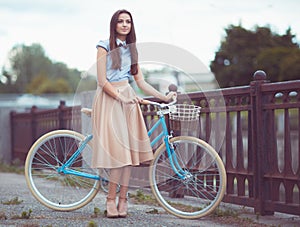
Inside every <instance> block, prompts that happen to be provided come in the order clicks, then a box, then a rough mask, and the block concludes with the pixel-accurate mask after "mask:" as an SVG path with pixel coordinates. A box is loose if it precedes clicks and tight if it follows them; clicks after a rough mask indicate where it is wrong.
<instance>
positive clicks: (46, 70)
mask: <svg viewBox="0 0 300 227" xmlns="http://www.w3.org/2000/svg"><path fill="white" fill-rule="evenodd" d="M8 56H9V57H8V58H9V59H8V60H9V65H10V68H9V69H7V68H5V67H3V68H2V73H1V75H0V79H1V80H0V92H1V93H25V92H26V93H32V94H44V93H70V92H75V91H76V90H77V86H78V84H79V82H80V80H81V74H82V72H80V71H79V70H77V69H70V68H68V67H67V65H66V64H64V63H62V62H53V61H52V60H50V59H49V58H48V57H47V56H46V54H45V51H44V49H43V47H42V46H41V45H40V44H37V43H34V44H32V45H30V46H27V45H24V44H18V45H15V46H14V47H13V48H12V49H11V51H10V52H9V54H8ZM88 80H89V78H86V79H85V81H88ZM91 81H93V82H94V83H95V80H93V79H91ZM83 84H84V85H82V86H83V87H84V86H85V83H83ZM86 84H87V87H86V88H85V90H88V89H89V88H90V87H91V86H90V84H91V82H89V83H86ZM94 87H95V86H94Z"/></svg>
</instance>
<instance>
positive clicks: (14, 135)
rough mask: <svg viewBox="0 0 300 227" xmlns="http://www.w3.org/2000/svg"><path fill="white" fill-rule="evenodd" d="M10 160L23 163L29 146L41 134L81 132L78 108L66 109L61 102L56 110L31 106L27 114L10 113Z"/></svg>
mask: <svg viewBox="0 0 300 227" xmlns="http://www.w3.org/2000/svg"><path fill="white" fill-rule="evenodd" d="M10 119H11V143H12V144H11V147H12V160H14V159H18V160H20V161H21V162H22V163H24V161H25V159H26V155H27V152H28V150H29V149H30V147H31V145H32V144H33V143H34V142H35V141H36V140H37V139H38V138H39V137H40V136H41V135H43V134H45V133H47V132H50V131H52V130H56V129H72V130H75V131H79V132H80V131H81V112H80V106H75V107H66V106H65V102H64V101H61V102H60V105H59V107H58V108H57V109H51V110H39V109H38V108H37V107H36V106H33V107H32V108H31V110H30V111H29V112H26V113H16V112H14V111H13V112H11V114H10Z"/></svg>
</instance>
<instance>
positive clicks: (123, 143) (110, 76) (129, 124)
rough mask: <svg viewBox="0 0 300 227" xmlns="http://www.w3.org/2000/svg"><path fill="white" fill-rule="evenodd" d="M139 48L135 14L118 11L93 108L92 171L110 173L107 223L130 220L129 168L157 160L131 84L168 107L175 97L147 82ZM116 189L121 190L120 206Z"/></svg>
mask: <svg viewBox="0 0 300 227" xmlns="http://www.w3.org/2000/svg"><path fill="white" fill-rule="evenodd" d="M135 42H136V35H135V29H134V24H133V20H132V16H131V13H130V12H128V11H127V10H119V11H117V12H115V13H114V15H113V16H112V18H111V22H110V37H109V40H104V41H99V43H98V44H97V83H98V86H97V91H96V94H95V97H94V101H93V107H92V109H93V111H92V119H93V135H94V139H93V163H92V165H93V167H94V168H108V169H110V179H109V190H108V196H107V201H106V208H107V217H126V215H127V191H128V183H129V178H130V174H131V166H137V165H140V163H143V162H147V161H150V160H152V159H153V153H152V149H151V146H150V140H149V138H148V136H147V130H146V126H145V123H144V119H143V115H142V112H141V109H140V106H139V102H140V101H141V99H140V98H138V97H137V96H136V94H135V92H134V90H133V89H132V87H131V86H130V85H129V83H128V80H129V79H130V78H131V77H133V78H134V80H135V81H136V84H137V85H138V87H139V88H140V89H141V90H143V91H144V92H145V93H147V94H148V95H152V96H154V97H157V98H159V99H161V100H163V101H165V102H167V101H169V100H170V99H171V98H172V96H174V95H176V94H175V93H173V92H171V93H169V94H168V95H163V94H161V93H160V92H158V91H157V90H156V89H154V88H153V87H152V86H151V85H149V84H148V83H147V82H146V81H145V80H144V77H143V74H142V71H141V69H140V68H139V65H138V53H137V49H136V44H135ZM119 46H121V47H119ZM118 184H120V185H121V187H120V193H119V199H118V205H116V191H117V185H118Z"/></svg>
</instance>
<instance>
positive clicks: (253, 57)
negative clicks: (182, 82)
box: [210, 25, 300, 87]
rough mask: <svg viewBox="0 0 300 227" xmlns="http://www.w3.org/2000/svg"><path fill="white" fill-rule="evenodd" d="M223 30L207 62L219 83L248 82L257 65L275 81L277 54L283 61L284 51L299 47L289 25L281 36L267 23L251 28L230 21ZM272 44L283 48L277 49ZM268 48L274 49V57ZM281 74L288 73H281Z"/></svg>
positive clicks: (276, 76)
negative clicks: (224, 32)
mask: <svg viewBox="0 0 300 227" xmlns="http://www.w3.org/2000/svg"><path fill="white" fill-rule="evenodd" d="M225 31H226V36H225V39H224V41H222V42H221V46H220V49H219V50H218V51H217V52H216V54H215V58H214V60H213V61H212V62H211V65H210V68H211V71H212V72H213V73H214V74H215V76H216V79H217V81H218V82H219V85H220V87H230V86H238V85H248V84H249V83H250V81H251V80H252V75H253V73H254V72H255V71H256V70H258V69H262V70H265V71H266V73H267V75H268V77H270V76H271V77H272V79H273V81H279V80H280V76H279V74H280V69H279V68H277V67H278V66H277V64H275V63H278V59H277V58H279V61H281V62H283V58H284V57H285V54H284V53H286V52H289V51H290V50H295V49H297V50H299V46H298V44H296V43H294V42H293V39H294V37H295V36H294V35H292V34H291V29H290V28H289V29H287V31H286V34H284V35H282V36H280V35H278V34H276V33H273V32H272V31H271V30H270V28H268V27H258V26H256V28H255V29H254V31H251V30H246V29H245V28H243V27H242V26H241V25H239V26H234V25H230V26H229V27H228V28H227V29H225ZM273 48H283V49H281V50H280V51H279V49H277V50H276V49H273ZM276 51H277V52H276ZM271 52H276V57H273V58H270V56H271V55H272V54H271ZM272 56H273V55H272ZM276 59H277V60H276ZM282 67H283V66H282ZM274 72H276V73H274ZM280 75H281V76H282V74H280ZM299 76H300V72H299V75H298V77H299ZM285 78H291V76H288V75H285Z"/></svg>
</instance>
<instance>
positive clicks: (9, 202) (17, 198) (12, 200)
mask: <svg viewBox="0 0 300 227" xmlns="http://www.w3.org/2000/svg"><path fill="white" fill-rule="evenodd" d="M22 202H23V200H19V197H15V198H13V199H10V200H7V201H4V202H3V201H1V204H3V205H19V204H20V203H22Z"/></svg>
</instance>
